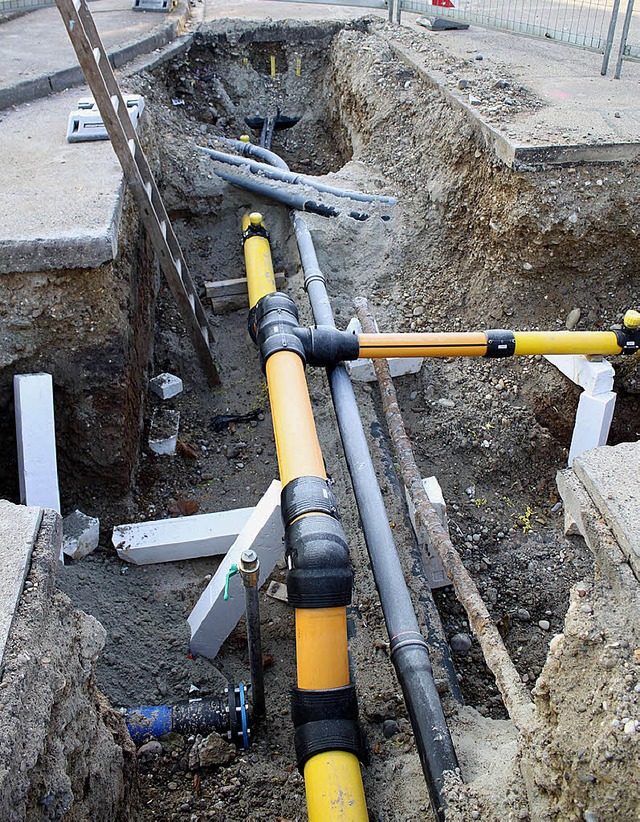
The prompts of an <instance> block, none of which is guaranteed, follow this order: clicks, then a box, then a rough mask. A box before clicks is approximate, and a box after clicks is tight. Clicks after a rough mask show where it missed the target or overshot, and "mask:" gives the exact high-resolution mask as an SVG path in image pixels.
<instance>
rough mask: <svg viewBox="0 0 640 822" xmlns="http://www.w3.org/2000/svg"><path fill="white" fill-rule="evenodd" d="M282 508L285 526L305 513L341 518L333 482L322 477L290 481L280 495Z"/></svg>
mask: <svg viewBox="0 0 640 822" xmlns="http://www.w3.org/2000/svg"><path fill="white" fill-rule="evenodd" d="M280 510H281V511H282V521H283V522H284V527H285V528H288V527H289V526H290V525H291V523H292V522H294V521H295V520H297V519H298V518H299V517H302V516H304V515H305V514H327V515H328V516H330V517H334V518H335V519H339V518H340V517H339V515H338V504H337V503H336V498H335V497H334V495H333V491H332V490H331V484H330V483H329V480H326V479H322V477H314V476H310V477H297V478H296V479H293V480H291V482H288V483H287V484H286V485H285V487H284V488H283V489H282V494H281V495H280Z"/></svg>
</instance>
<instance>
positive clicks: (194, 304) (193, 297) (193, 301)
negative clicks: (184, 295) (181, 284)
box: [189, 294, 196, 311]
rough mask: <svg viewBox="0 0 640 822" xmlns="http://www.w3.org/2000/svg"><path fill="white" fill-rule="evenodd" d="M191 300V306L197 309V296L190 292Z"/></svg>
mask: <svg viewBox="0 0 640 822" xmlns="http://www.w3.org/2000/svg"><path fill="white" fill-rule="evenodd" d="M189 302H190V303H191V308H193V310H194V311H195V310H196V297H195V294H189Z"/></svg>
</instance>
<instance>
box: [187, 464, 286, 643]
mask: <svg viewBox="0 0 640 822" xmlns="http://www.w3.org/2000/svg"><path fill="white" fill-rule="evenodd" d="M281 490H282V486H281V485H280V483H279V482H278V481H277V480H274V481H273V482H272V483H271V485H270V486H269V488H268V490H267V492H266V494H265V495H264V496H263V497H262V499H261V500H260V502H259V503H258V504H257V505H256V508H255V511H254V512H253V515H252V516H251V518H250V519H249V521H248V522H247V524H246V525H245V527H244V528H243V529H242V531H241V532H240V533H239V534H238V538H237V540H236V541H235V542H234V543H233V545H232V546H231V548H230V549H229V551H228V552H227V555H226V556H225V558H224V559H223V560H222V562H221V563H220V566H219V567H218V570H217V571H216V573H215V576H214V577H213V579H212V580H211V582H210V583H209V584H208V585H207V587H206V588H205V590H204V591H203V593H202V595H201V597H200V599H199V600H198V602H197V603H196V605H195V608H194V609H193V611H192V612H191V613H190V614H189V620H188V621H189V626H190V628H191V653H192V654H195V655H198V656H204V657H207V659H214V658H215V656H216V654H217V653H218V651H219V650H220V646H221V645H222V643H223V642H224V641H225V639H226V638H227V637H228V636H229V634H230V633H231V631H233V629H234V628H235V627H236V625H237V624H238V620H239V619H240V617H241V616H242V614H243V613H244V590H243V586H242V581H241V579H240V575H239V574H235V576H232V577H231V578H230V579H229V598H228V599H227V600H225V599H224V589H225V582H226V579H227V574H228V573H229V571H230V569H231V566H232V565H238V563H239V561H240V555H241V554H242V552H243V551H246V550H247V549H248V548H253V550H254V551H255V552H256V554H257V555H258V558H259V560H260V573H259V580H258V585H262V583H263V582H264V581H265V580H266V579H267V577H268V576H269V574H270V573H271V572H272V571H273V568H274V566H275V564H276V562H277V561H278V559H279V558H280V557H281V556H282V550H283V542H282V541H283V537H284V527H283V524H282V518H281V516H280V491H281Z"/></svg>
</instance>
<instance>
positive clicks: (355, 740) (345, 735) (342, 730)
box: [295, 719, 364, 773]
mask: <svg viewBox="0 0 640 822" xmlns="http://www.w3.org/2000/svg"><path fill="white" fill-rule="evenodd" d="M295 746H296V758H297V760H298V769H299V771H300V773H303V772H304V766H305V764H306V763H307V761H308V760H309V759H311V757H312V756H316V754H321V753H325V752H326V751H346V752H347V753H352V754H353V755H354V756H357V757H358V759H362V758H363V747H364V746H363V744H362V734H361V732H360V728H359V726H358V723H357V722H354V721H353V720H350V719H321V720H318V721H317V722H307V723H305V724H304V725H300V727H299V728H296V732H295Z"/></svg>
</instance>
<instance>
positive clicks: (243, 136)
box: [240, 134, 251, 143]
mask: <svg viewBox="0 0 640 822" xmlns="http://www.w3.org/2000/svg"><path fill="white" fill-rule="evenodd" d="M240 142H241V143H250V142H251V137H249V135H248V134H241V135H240Z"/></svg>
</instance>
